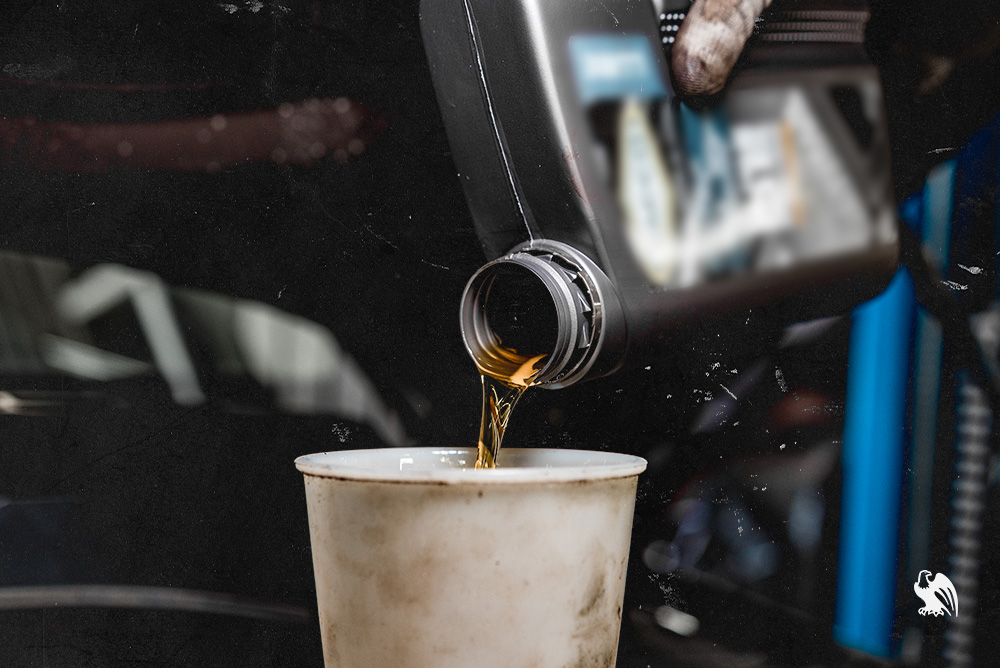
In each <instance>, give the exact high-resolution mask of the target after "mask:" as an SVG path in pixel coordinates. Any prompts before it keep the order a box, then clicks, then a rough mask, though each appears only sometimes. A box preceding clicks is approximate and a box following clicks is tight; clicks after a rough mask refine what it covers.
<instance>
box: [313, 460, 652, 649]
mask: <svg viewBox="0 0 1000 668" xmlns="http://www.w3.org/2000/svg"><path fill="white" fill-rule="evenodd" d="M475 458H476V452H475V450H474V449H471V448H458V449H440V448H412V449H401V448H394V449H385V450H354V451H344V452H330V453H322V454H315V455H307V456H305V457H299V458H298V459H296V460H295V464H296V466H297V467H298V469H299V470H300V471H302V473H303V474H305V484H306V501H307V504H308V509H309V530H310V536H311V539H312V555H313V568H314V570H315V575H316V597H317V602H318V604H319V622H320V629H321V633H322V638H323V655H324V659H325V663H326V668H390V667H391V668H521V667H524V668H528V667H532V668H575V667H577V666H579V667H584V666H586V667H587V668H613V666H614V665H615V657H616V653H617V649H618V632H619V628H620V626H621V612H622V597H623V595H624V589H625V571H626V567H627V565H628V550H629V539H630V534H631V531H632V513H633V511H634V507H635V490H636V482H637V478H638V475H639V473H641V472H642V471H643V470H644V469H645V468H646V462H645V460H643V459H641V458H639V457H631V456H628V455H621V454H613V453H605V452H586V451H581V450H543V449H513V448H504V449H503V451H502V453H501V457H500V460H501V462H500V467H498V468H496V469H492V470H478V471H477V470H475V469H473V468H471V466H472V465H473V463H474V462H475Z"/></svg>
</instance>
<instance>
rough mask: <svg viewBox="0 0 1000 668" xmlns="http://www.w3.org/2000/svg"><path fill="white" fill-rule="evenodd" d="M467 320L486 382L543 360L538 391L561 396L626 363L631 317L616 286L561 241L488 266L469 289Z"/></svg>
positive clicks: (470, 346)
mask: <svg viewBox="0 0 1000 668" xmlns="http://www.w3.org/2000/svg"><path fill="white" fill-rule="evenodd" d="M460 319H461V328H462V336H463V338H464V339H465V346H466V349H467V350H468V352H469V355H470V356H471V357H472V359H473V361H475V363H476V366H477V367H478V368H479V370H480V372H481V373H484V374H486V375H492V376H501V377H502V376H504V375H506V374H505V373H504V370H505V369H506V368H507V367H509V366H511V365H512V364H513V363H514V362H513V361H517V360H522V359H533V358H536V357H539V356H542V361H540V362H539V364H542V366H541V368H540V369H539V370H538V372H537V373H536V374H535V375H534V377H533V378H532V380H531V384H532V385H538V386H541V387H546V388H549V389H555V388H561V387H567V386H569V385H572V384H574V383H577V382H579V381H581V380H585V379H590V378H596V377H598V376H603V375H606V374H609V373H612V372H613V371H616V370H617V369H618V368H619V367H620V366H621V363H622V360H623V359H624V353H625V346H626V335H625V329H626V328H625V317H624V313H623V311H622V308H621V304H620V302H619V300H618V296H617V294H616V292H615V290H614V288H613V286H612V285H611V281H610V280H609V279H608V277H607V276H606V275H605V274H604V272H603V271H601V269H600V268H599V267H598V266H597V265H596V264H595V263H594V262H593V261H592V260H590V258H589V257H587V256H586V255H585V254H584V253H582V252H581V251H579V250H577V249H575V248H573V247H571V246H569V245H567V244H564V243H561V242H556V241H550V240H535V241H532V242H529V243H527V244H523V245H521V246H518V247H517V248H515V249H513V250H512V251H511V252H510V253H508V254H507V255H505V256H503V257H501V258H499V259H497V260H494V261H493V262H490V263H489V264H487V265H485V266H483V267H482V268H481V269H480V270H479V271H478V272H476V273H475V274H474V275H473V276H472V278H471V279H470V280H469V283H468V284H467V285H466V288H465V293H464V295H463V296H462V304H461V313H460ZM512 360H513V361H512ZM536 368H537V367H536Z"/></svg>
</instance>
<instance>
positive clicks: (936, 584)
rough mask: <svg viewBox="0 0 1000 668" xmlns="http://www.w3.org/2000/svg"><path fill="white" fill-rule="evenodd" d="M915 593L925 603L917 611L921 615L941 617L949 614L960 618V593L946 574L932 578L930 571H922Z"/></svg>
mask: <svg viewBox="0 0 1000 668" xmlns="http://www.w3.org/2000/svg"><path fill="white" fill-rule="evenodd" d="M913 593H914V594H916V595H917V596H919V597H920V600H922V601H923V602H924V607H922V608H920V609H919V610H917V612H919V613H920V614H921V615H934V616H935V617H940V616H941V615H943V614H945V613H948V614H949V615H951V616H952V617H958V593H957V592H956V591H955V585H953V584H952V583H951V580H949V579H948V576H947V575H945V574H944V573H938V574H937V575H935V576H933V577H932V576H931V572H930V571H920V575H918V576H917V581H916V582H914V583H913Z"/></svg>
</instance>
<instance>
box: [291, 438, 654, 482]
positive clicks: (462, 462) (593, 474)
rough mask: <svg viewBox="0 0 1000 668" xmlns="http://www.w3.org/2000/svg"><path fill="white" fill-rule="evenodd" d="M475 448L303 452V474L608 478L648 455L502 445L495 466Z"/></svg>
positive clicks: (631, 472)
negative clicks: (485, 463)
mask: <svg viewBox="0 0 1000 668" xmlns="http://www.w3.org/2000/svg"><path fill="white" fill-rule="evenodd" d="M476 455H477V452H476V449H475V448H433V447H431V448H381V449H373V450H341V451H338V452H320V453H316V454H312V455H304V456H302V457H299V458H298V459H296V460H295V466H296V468H298V470H299V471H301V472H302V473H304V474H305V475H311V476H318V477H322V478H341V479H345V480H357V481H379V482H391V483H423V484H442V485H451V484H470V483H473V484H485V485H490V484H517V483H545V482H571V481H584V480H608V479H611V478H627V477H630V476H635V475H639V474H640V473H642V472H643V471H644V470H645V469H646V460H645V459H643V458H641V457H634V456H632V455H623V454H619V453H614V452H600V451H593V450H566V449H550V448H503V449H502V450H501V451H500V457H499V462H498V466H497V468H494V469H475V468H474V466H475V463H476Z"/></svg>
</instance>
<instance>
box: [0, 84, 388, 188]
mask: <svg viewBox="0 0 1000 668" xmlns="http://www.w3.org/2000/svg"><path fill="white" fill-rule="evenodd" d="M384 126H385V120H384V119H382V118H373V117H372V116H371V115H370V114H369V113H368V111H367V110H366V109H365V108H364V107H363V106H361V105H360V104H358V103H357V102H354V101H351V100H348V99H347V98H337V99H323V100H316V99H313V100H307V101H305V102H297V103H294V104H293V103H285V104H283V105H281V106H280V107H279V108H278V109H268V110H263V111H250V112H243V113H237V114H227V115H216V116H211V117H198V118H186V119H177V120H166V121H157V122H151V123H92V124H83V123H72V122H67V121H54V122H53V121H37V120H35V119H34V118H31V117H26V118H5V117H0V150H2V154H3V155H4V158H3V159H4V160H6V161H8V162H22V163H24V164H26V165H28V166H29V167H31V168H33V169H37V170H40V171H47V172H82V173H93V172H103V171H108V170H114V169H154V170H167V171H186V172H216V171H219V170H221V169H225V168H227V167H231V166H234V165H238V164H241V163H249V162H275V163H278V164H294V165H309V164H312V163H314V162H315V161H317V160H319V159H321V158H325V157H332V158H334V159H335V160H337V161H338V162H343V161H345V160H347V158H348V157H349V156H351V155H358V154H360V153H362V152H363V151H364V150H365V149H366V148H367V146H368V144H369V142H370V141H371V139H372V137H374V135H375V134H377V133H378V132H379V131H381V130H382V129H384Z"/></svg>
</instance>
